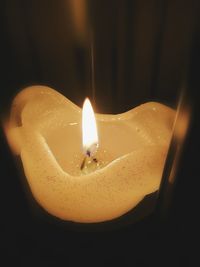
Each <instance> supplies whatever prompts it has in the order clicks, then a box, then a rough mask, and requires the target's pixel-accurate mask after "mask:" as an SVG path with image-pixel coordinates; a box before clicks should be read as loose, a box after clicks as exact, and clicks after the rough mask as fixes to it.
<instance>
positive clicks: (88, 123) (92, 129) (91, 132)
mask: <svg viewBox="0 0 200 267" xmlns="http://www.w3.org/2000/svg"><path fill="white" fill-rule="evenodd" d="M82 138H83V151H84V153H85V154H86V155H87V156H92V155H94V154H95V153H96V151H97V148H98V134H97V126H96V120H95V116H94V111H93V109H92V105H91V103H90V100H89V99H88V98H86V99H85V101H84V104H83V112H82Z"/></svg>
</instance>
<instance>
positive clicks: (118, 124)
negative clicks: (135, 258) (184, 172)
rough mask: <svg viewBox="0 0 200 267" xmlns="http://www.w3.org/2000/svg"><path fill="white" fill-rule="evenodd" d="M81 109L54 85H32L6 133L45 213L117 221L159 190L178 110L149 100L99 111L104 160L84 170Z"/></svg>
mask: <svg viewBox="0 0 200 267" xmlns="http://www.w3.org/2000/svg"><path fill="white" fill-rule="evenodd" d="M81 112H82V110H81V109H80V108H79V107H77V106H76V105H74V104H73V103H72V102H70V101H69V100H68V99H67V98H65V97H64V96H63V95H61V94H59V93H58V92H56V91H55V90H53V89H51V88H48V87H44V86H32V87H29V88H27V89H24V90H23V91H21V92H20V93H19V94H18V95H17V96H16V98H15V99H14V102H13V106H12V110H11V115H10V119H9V123H8V124H7V127H6V134H7V138H8V141H9V144H10V146H11V148H12V150H13V152H14V153H15V154H17V155H20V157H21V160H22V163H23V167H24V171H25V175H26V178H27V180H28V184H29V186H30V189H31V191H32V194H33V196H34V197H35V199H36V200H37V201H38V203H39V204H40V205H41V206H42V207H43V208H44V209H45V210H46V211H48V212H49V213H50V214H52V215H54V216H56V217H58V218H60V219H63V220H70V221H76V222H101V221H106V220H111V219H114V218H116V217H119V216H120V215H122V214H124V213H126V212H128V211H129V210H130V209H132V208H133V207H135V206H136V205H137V204H138V203H139V202H140V201H141V200H142V199H143V198H144V197H145V196H146V195H148V194H150V193H152V192H154V191H156V190H158V188H159V184H160V180H161V176H162V171H163V167H164V161H165V158H166V153H167V150H168V146H169V142H170V137H171V131H172V125H173V120H174V113H175V112H174V110H172V109H170V108H168V107H167V106H164V105H162V104H159V103H155V102H149V103H145V104H143V105H140V106H138V107H136V108H134V109H132V110H130V111H128V112H126V113H123V114H119V115H101V114H96V115H95V117H96V120H97V128H98V133H99V150H98V152H97V154H96V157H97V158H98V159H99V160H100V161H102V163H103V164H102V168H101V169H99V170H96V171H95V172H92V173H90V174H87V175H83V174H82V173H81V171H80V165H81V162H82V160H83V154H82V143H81V141H82V136H81Z"/></svg>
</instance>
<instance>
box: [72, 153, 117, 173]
mask: <svg viewBox="0 0 200 267" xmlns="http://www.w3.org/2000/svg"><path fill="white" fill-rule="evenodd" d="M112 158H113V157H111V156H110V154H109V153H108V152H107V151H106V150H100V151H98V152H97V153H96V154H95V155H94V156H93V157H88V156H84V155H81V153H80V154H79V155H74V156H73V157H72V159H71V160H70V162H69V163H70V166H71V168H70V169H68V173H69V174H70V175H73V176H80V175H87V174H90V173H92V172H95V171H97V170H100V169H102V168H104V167H105V166H106V165H108V164H109V163H111V161H112Z"/></svg>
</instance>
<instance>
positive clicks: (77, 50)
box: [0, 0, 200, 266]
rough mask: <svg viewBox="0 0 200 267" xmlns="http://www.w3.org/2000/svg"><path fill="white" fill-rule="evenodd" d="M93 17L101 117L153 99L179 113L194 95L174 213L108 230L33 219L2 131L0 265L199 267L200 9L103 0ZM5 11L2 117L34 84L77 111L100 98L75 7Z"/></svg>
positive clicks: (19, 3) (195, 4) (25, 6)
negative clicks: (76, 27)
mask: <svg viewBox="0 0 200 267" xmlns="http://www.w3.org/2000/svg"><path fill="white" fill-rule="evenodd" d="M64 5H65V7H66V8H65V9H64V8H63V7H64ZM90 9H91V14H90V19H91V21H92V23H91V25H93V28H92V38H93V39H92V40H93V43H94V59H95V60H94V61H95V89H96V90H95V102H96V108H97V110H99V111H101V112H121V111H125V110H127V109H129V108H132V107H133V106H135V105H138V104H140V103H142V102H145V101H148V100H157V101H161V102H163V103H167V104H169V105H172V106H176V103H177V100H178V97H179V92H180V88H181V86H183V85H184V86H185V87H186V91H187V96H188V98H189V99H190V104H191V107H192V109H193V113H192V114H193V116H192V121H191V126H190V128H189V132H188V135H187V139H186V143H185V146H184V149H183V152H182V157H181V162H180V165H179V168H178V173H177V184H176V187H175V191H174V197H173V201H172V206H171V209H170V211H169V213H168V216H167V219H166V220H165V221H163V220H162V219H161V218H160V216H159V214H158V212H154V213H153V214H152V215H151V216H149V217H147V218H146V219H144V220H143V221H141V222H138V223H136V224H131V225H129V226H124V227H122V228H119V229H115V230H109V231H101V232H98V231H93V232H90V231H77V230H76V229H70V228H67V227H64V228H63V227H61V226H60V225H57V224H54V223H51V222H50V221H44V220H41V221H40V220H39V219H37V218H36V219H35V218H34V216H33V214H32V213H31V211H30V206H29V204H28V203H27V199H26V195H25V193H24V190H23V187H22V186H21V183H20V177H19V175H18V170H17V168H16V166H15V164H14V161H13V157H12V155H11V153H10V151H9V149H8V146H7V144H6V141H5V137H4V134H3V130H2V129H1V153H0V157H1V158H0V162H1V184H0V190H1V192H0V203H1V204H0V205H1V209H0V210H1V215H0V216H1V228H0V229H1V230H0V235H1V238H0V253H1V258H0V261H1V262H2V263H1V266H13V264H16V265H18V266H88V265H91V266H115V265H118V266H183V264H187V266H197V263H196V264H195V260H198V258H199V255H198V243H197V245H195V241H198V227H197V217H198V215H199V206H198V205H199V192H198V188H199V187H198V179H199V136H200V135H199V134H200V128H199V97H198V95H199V94H198V91H199V85H200V75H199V62H200V39H199V33H200V32H199V26H200V19H199V14H200V12H199V1H178V0H175V1H155V0H149V1H147V0H146V1H139V0H138V1H137V0H135V1H128V0H124V1H119V0H117V1H114V0H111V1H105V0H103V1H91V2H90ZM0 12H1V13H0V19H1V33H0V34H1V50H0V51H1V61H0V65H1V89H0V105H1V114H2V117H3V116H4V114H5V112H6V110H8V107H9V105H10V103H11V100H12V98H13V96H14V95H15V94H16V93H17V92H18V91H19V90H20V89H21V88H23V87H25V86H27V85H31V84H39V83H40V84H45V85H50V86H52V87H53V88H55V89H56V90H59V91H60V92H61V93H63V94H65V95H66V96H67V97H68V98H69V99H71V100H72V101H73V102H75V103H76V104H78V105H81V103H82V101H83V99H84V98H85V96H86V95H89V96H91V98H92V97H93V96H94V95H93V93H92V85H91V70H90V64H91V62H90V60H89V54H90V52H89V50H88V49H87V45H88V44H87V42H86V41H83V40H85V39H86V40H87V39H88V38H91V35H90V34H88V36H89V37H88V36H87V34H86V36H85V37H84V38H85V39H84V38H83V40H82V39H81V40H82V41H78V40H79V37H77V36H76V35H75V34H74V31H73V30H71V28H72V26H71V19H70V12H69V1H52V0H51V1H46V0H45V1H31V0H29V1H25V0H24V1H23V0H12V1H11V0H8V1H1V10H0ZM116 29H117V30H116ZM83 43H84V44H83ZM122 51H123V52H122ZM87 66H88V68H87ZM77 74H78V75H77ZM100 107H101V108H100Z"/></svg>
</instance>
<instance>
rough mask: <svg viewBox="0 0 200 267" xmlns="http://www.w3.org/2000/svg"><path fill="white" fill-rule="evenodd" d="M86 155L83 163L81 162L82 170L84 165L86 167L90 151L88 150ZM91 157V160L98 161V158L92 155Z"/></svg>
mask: <svg viewBox="0 0 200 267" xmlns="http://www.w3.org/2000/svg"><path fill="white" fill-rule="evenodd" d="M86 155H87V156H86V157H84V159H83V161H82V163H81V170H82V169H84V167H85V164H86V159H87V157H90V155H91V153H90V151H87V152H86ZM90 158H91V160H92V161H94V162H95V163H97V162H98V160H97V158H92V157H90Z"/></svg>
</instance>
